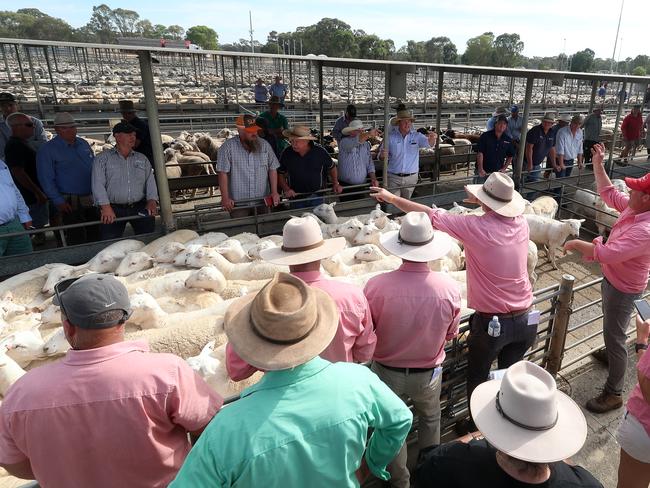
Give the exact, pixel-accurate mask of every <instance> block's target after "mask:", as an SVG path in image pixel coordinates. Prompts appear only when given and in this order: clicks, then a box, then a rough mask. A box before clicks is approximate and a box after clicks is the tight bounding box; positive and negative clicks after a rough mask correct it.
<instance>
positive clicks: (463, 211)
mask: <svg viewBox="0 0 650 488" xmlns="http://www.w3.org/2000/svg"><path fill="white" fill-rule="evenodd" d="M432 207H433V206H432ZM433 208H435V207H433ZM447 212H449V213H450V214H453V215H483V214H484V213H485V212H484V211H483V209H482V208H481V207H477V208H469V207H463V206H462V205H458V203H456V202H454V203H453V206H452V207H451V208H450V209H449V210H447Z"/></svg>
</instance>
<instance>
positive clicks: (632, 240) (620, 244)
mask: <svg viewBox="0 0 650 488" xmlns="http://www.w3.org/2000/svg"><path fill="white" fill-rule="evenodd" d="M649 241H650V235H648V233H647V232H644V231H643V230H642V229H635V228H634V227H632V228H630V229H628V231H627V232H625V235H620V236H618V237H617V238H616V239H608V240H607V243H603V238H602V236H599V237H597V238H595V239H594V240H593V241H592V244H593V245H594V246H595V247H594V257H593V260H594V261H597V262H599V263H602V264H614V263H621V262H624V261H628V260H630V259H633V258H636V257H639V256H644V255H646V254H648V242H649Z"/></svg>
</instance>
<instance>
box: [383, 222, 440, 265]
mask: <svg viewBox="0 0 650 488" xmlns="http://www.w3.org/2000/svg"><path fill="white" fill-rule="evenodd" d="M433 236H434V237H433V240H432V241H431V242H430V243H428V244H425V245H423V246H409V245H408V244H403V243H401V242H399V231H398V230H393V231H390V232H385V233H383V234H380V236H379V243H380V244H381V247H383V248H384V249H385V250H386V251H387V252H389V253H390V254H392V255H393V256H397V257H400V258H402V259H406V260H407V261H415V262H418V263H425V262H428V261H435V260H436V259H440V258H441V257H443V256H445V255H446V254H447V253H448V252H449V251H450V250H451V244H452V240H451V237H449V235H448V234H445V233H444V232H441V231H434V232H433Z"/></svg>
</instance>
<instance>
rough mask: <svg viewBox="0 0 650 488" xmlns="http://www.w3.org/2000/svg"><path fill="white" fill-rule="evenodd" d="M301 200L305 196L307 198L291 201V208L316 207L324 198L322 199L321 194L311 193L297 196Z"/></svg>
mask: <svg viewBox="0 0 650 488" xmlns="http://www.w3.org/2000/svg"><path fill="white" fill-rule="evenodd" d="M310 197H311V198H310ZM299 198H300V199H301V200H302V199H303V198H307V200H302V201H300V202H291V208H307V207H316V206H318V205H320V204H321V203H323V202H324V201H325V200H324V199H323V197H322V196H320V195H318V194H317V193H312V194H311V195H309V196H307V197H305V196H300V197H299Z"/></svg>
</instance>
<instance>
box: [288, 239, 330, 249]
mask: <svg viewBox="0 0 650 488" xmlns="http://www.w3.org/2000/svg"><path fill="white" fill-rule="evenodd" d="M323 244H325V241H324V240H323V239H321V240H320V241H318V242H317V243H315V244H310V245H309V246H300V247H289V246H285V245H284V244H282V250H283V251H285V252H301V251H310V250H311V249H316V248H317V247H321V246H322V245H323Z"/></svg>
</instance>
